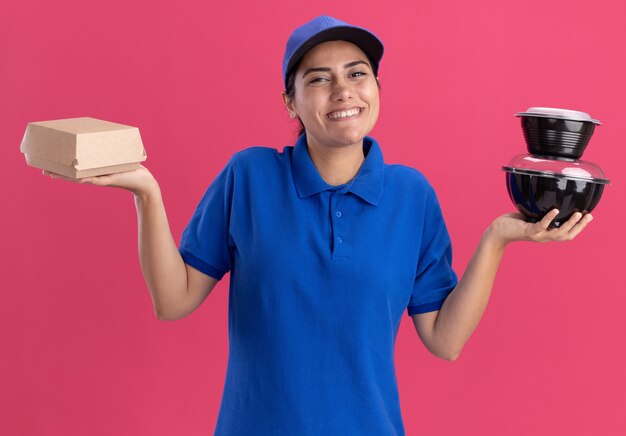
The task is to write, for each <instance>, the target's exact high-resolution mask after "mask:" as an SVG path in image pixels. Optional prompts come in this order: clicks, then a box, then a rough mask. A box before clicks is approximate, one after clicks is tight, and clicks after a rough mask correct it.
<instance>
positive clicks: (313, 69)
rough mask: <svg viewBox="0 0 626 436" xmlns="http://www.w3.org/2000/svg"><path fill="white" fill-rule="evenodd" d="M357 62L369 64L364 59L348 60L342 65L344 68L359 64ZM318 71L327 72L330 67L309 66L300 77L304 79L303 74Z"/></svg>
mask: <svg viewBox="0 0 626 436" xmlns="http://www.w3.org/2000/svg"><path fill="white" fill-rule="evenodd" d="M359 64H364V65H367V66H369V64H368V63H367V62H365V61H352V62H348V63H347V64H345V65H344V66H343V67H344V68H351V67H354V66H355V65H359ZM318 71H323V72H329V71H331V69H330V68H328V67H313V68H309V69H308V70H306V71H305V72H304V73H303V74H302V78H303V79H304V76H306V75H307V74H309V73H314V72H318Z"/></svg>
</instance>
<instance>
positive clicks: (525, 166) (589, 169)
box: [502, 154, 610, 185]
mask: <svg viewBox="0 0 626 436" xmlns="http://www.w3.org/2000/svg"><path fill="white" fill-rule="evenodd" d="M502 169H503V170H504V171H507V172H509V173H518V174H528V175H535V176H543V177H553V178H555V179H570V180H581V181H585V182H594V183H601V184H603V185H606V184H608V183H609V182H610V180H608V179H607V178H606V176H605V175H604V172H603V171H602V169H601V168H600V167H599V166H598V165H596V164H594V163H593V162H587V161H584V160H580V159H578V160H572V159H563V158H560V159H555V158H553V159H550V158H548V157H545V156H537V155H533V154H518V155H517V156H515V157H513V158H512V159H511V160H510V161H509V163H508V164H507V165H505V166H503V167H502Z"/></svg>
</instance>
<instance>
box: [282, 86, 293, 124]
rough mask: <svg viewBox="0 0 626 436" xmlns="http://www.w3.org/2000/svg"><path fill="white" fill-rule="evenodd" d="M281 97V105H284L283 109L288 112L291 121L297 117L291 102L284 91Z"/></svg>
mask: <svg viewBox="0 0 626 436" xmlns="http://www.w3.org/2000/svg"><path fill="white" fill-rule="evenodd" d="M281 97H282V98H283V103H284V104H285V107H286V108H287V110H288V111H289V117H290V118H291V119H294V118H296V116H297V115H296V111H295V110H294V108H293V101H292V100H291V99H290V98H289V96H288V95H287V93H286V92H285V91H283V92H282V93H281Z"/></svg>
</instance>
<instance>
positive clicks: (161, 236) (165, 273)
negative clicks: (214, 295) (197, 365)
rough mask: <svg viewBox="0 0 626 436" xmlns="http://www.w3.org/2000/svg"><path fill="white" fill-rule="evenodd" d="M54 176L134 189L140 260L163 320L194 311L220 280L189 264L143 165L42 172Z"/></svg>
mask: <svg viewBox="0 0 626 436" xmlns="http://www.w3.org/2000/svg"><path fill="white" fill-rule="evenodd" d="M43 173H44V174H45V175H49V176H51V177H52V178H53V179H65V180H68V181H71V182H74V183H88V184H92V185H97V186H109V187H115V188H122V189H125V190H127V191H131V192H132V193H133V194H134V198H135V207H136V209H137V225H138V249H139V262H140V264H141V270H142V272H143V276H144V279H145V281H146V284H147V285H148V289H149V291H150V296H151V297H152V304H153V306H154V313H155V315H156V317H157V318H158V319H160V320H176V319H180V318H183V317H185V316H187V315H188V314H189V313H191V312H193V311H194V310H195V309H196V308H197V307H198V306H199V305H200V304H201V303H202V301H203V300H204V299H205V298H206V296H207V295H208V294H209V293H210V292H211V290H212V289H213V287H214V286H215V284H216V283H217V280H215V279H214V278H212V277H209V276H207V275H206V274H204V273H201V272H200V271H197V270H195V269H193V268H191V267H189V266H188V265H186V264H185V263H184V261H183V259H182V257H181V255H180V253H179V252H178V248H177V247H176V243H175V242H174V238H173V237H172V233H171V231H170V227H169V224H168V220H167V215H166V213H165V205H164V204H163V198H162V197H161V189H160V188H159V185H158V183H157V181H156V179H155V178H154V177H153V176H152V174H151V173H150V171H148V169H147V168H146V167H144V166H143V165H139V168H137V169H136V170H133V171H126V172H123V173H114V174H108V175H103V176H97V177H87V178H83V179H80V180H74V179H70V178H67V177H64V176H61V175H59V174H54V173H50V172H48V171H43Z"/></svg>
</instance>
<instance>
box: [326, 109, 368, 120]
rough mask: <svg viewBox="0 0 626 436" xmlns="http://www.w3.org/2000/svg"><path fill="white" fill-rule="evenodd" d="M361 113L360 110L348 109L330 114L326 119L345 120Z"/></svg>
mask: <svg viewBox="0 0 626 436" xmlns="http://www.w3.org/2000/svg"><path fill="white" fill-rule="evenodd" d="M359 112H361V109H350V110H349V111H341V112H332V113H330V114H328V118H333V119H335V118H346V117H353V116H355V115H357V114H358V113H359Z"/></svg>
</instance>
